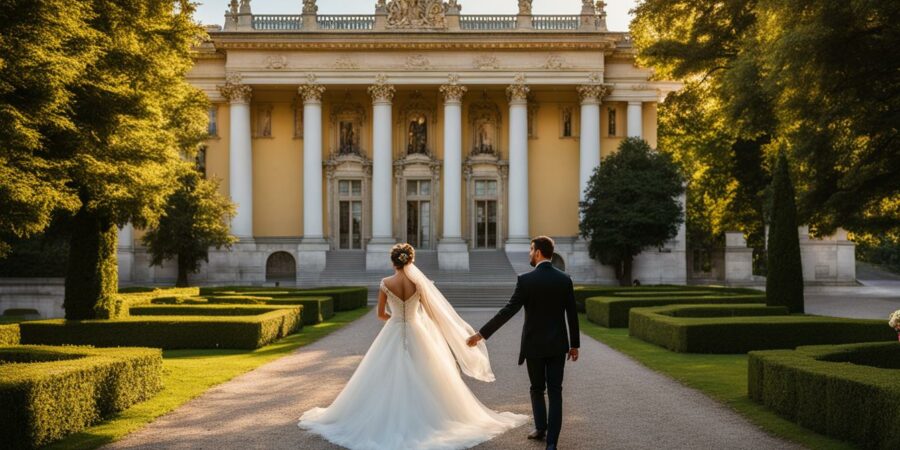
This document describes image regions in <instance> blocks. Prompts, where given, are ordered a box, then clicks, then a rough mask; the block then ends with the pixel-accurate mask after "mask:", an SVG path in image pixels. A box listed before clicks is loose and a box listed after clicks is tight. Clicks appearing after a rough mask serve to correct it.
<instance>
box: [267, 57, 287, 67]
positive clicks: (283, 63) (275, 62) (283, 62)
mask: <svg viewBox="0 0 900 450" xmlns="http://www.w3.org/2000/svg"><path fill="white" fill-rule="evenodd" d="M287 65H288V61H287V57H285V56H284V55H277V56H269V57H267V58H266V67H267V68H269V69H276V70H280V69H284V68H285V67H287Z"/></svg>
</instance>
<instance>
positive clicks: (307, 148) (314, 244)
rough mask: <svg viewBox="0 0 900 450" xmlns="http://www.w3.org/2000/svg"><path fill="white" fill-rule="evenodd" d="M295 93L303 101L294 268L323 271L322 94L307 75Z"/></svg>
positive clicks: (313, 79)
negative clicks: (298, 227)
mask: <svg viewBox="0 0 900 450" xmlns="http://www.w3.org/2000/svg"><path fill="white" fill-rule="evenodd" d="M297 92H298V93H299V94H300V98H302V99H303V239H301V241H300V244H299V248H298V256H299V258H298V268H299V270H300V271H303V272H321V271H322V270H324V269H325V255H326V252H327V251H328V249H329V246H328V243H327V242H326V241H325V236H324V234H323V233H322V93H324V92H325V87H324V86H322V85H320V84H318V83H317V82H316V77H315V75H309V76H307V82H306V84H303V85H300V87H298V89H297Z"/></svg>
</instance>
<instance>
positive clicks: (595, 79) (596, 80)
mask: <svg viewBox="0 0 900 450" xmlns="http://www.w3.org/2000/svg"><path fill="white" fill-rule="evenodd" d="M588 82H590V83H591V84H600V83H602V82H603V75H601V74H600V72H591V74H590V75H588Z"/></svg>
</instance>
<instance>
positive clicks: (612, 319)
mask: <svg viewBox="0 0 900 450" xmlns="http://www.w3.org/2000/svg"><path fill="white" fill-rule="evenodd" d="M763 302H765V295H764V294H762V293H756V294H751V295H703V296H696V295H687V296H650V297H634V296H626V297H591V298H589V299H587V300H586V306H587V308H586V309H587V311H586V312H587V317H588V320H590V321H591V322H594V323H596V324H598V325H600V326H604V327H609V328H624V327H627V326H628V320H629V315H628V313H629V311H630V310H631V308H640V307H647V306H665V305H684V304H695V305H696V304H718V303H731V304H737V303H763Z"/></svg>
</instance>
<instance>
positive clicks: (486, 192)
mask: <svg viewBox="0 0 900 450" xmlns="http://www.w3.org/2000/svg"><path fill="white" fill-rule="evenodd" d="M493 195H497V181H496V180H476V181H475V196H477V197H482V196H493Z"/></svg>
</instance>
